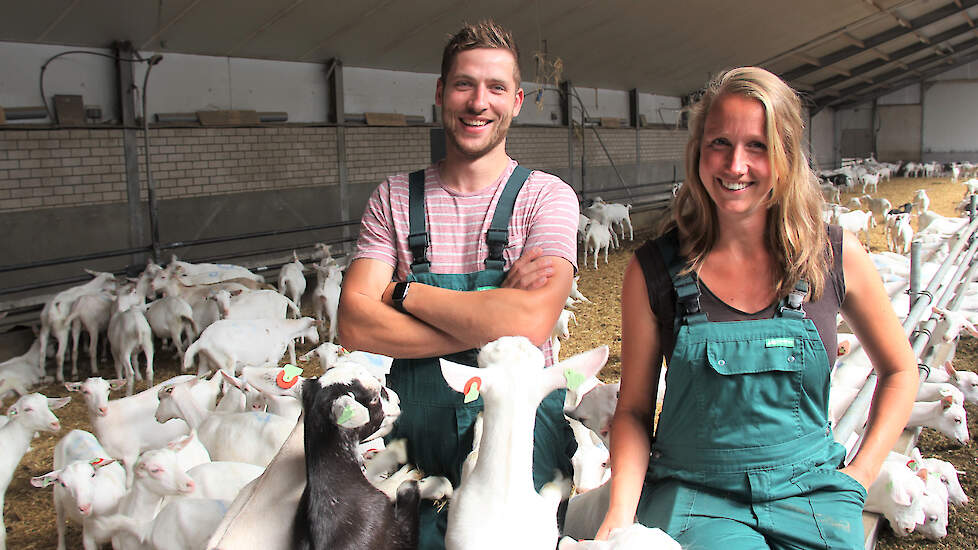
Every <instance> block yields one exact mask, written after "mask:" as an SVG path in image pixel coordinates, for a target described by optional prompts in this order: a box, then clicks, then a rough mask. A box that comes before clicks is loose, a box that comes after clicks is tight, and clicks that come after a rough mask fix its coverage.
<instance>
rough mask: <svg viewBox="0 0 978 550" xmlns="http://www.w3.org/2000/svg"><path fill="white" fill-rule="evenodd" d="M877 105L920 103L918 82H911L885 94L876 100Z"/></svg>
mask: <svg viewBox="0 0 978 550" xmlns="http://www.w3.org/2000/svg"><path fill="white" fill-rule="evenodd" d="M877 103H878V104H879V105H909V104H912V103H920V84H911V85H910V86H906V87H903V88H900V89H899V90H897V91H895V92H892V93H889V94H886V95H884V96H882V97H880V98H879V99H878V100H877Z"/></svg>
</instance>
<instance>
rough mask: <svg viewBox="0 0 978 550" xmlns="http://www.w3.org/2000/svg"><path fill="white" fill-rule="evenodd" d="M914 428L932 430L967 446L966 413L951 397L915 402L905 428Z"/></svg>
mask: <svg viewBox="0 0 978 550" xmlns="http://www.w3.org/2000/svg"><path fill="white" fill-rule="evenodd" d="M916 426H924V427H927V428H933V429H935V430H937V431H939V432H941V433H943V434H944V435H946V436H948V437H950V438H952V439H954V440H955V441H957V442H958V443H960V444H961V445H967V444H968V441H969V440H970V436H969V434H968V421H967V413H966V412H965V410H964V407H962V406H961V405H956V404H955V403H954V400H953V399H952V398H951V397H945V398H944V399H941V400H940V401H923V402H920V401H918V402H915V403H914V404H913V409H912V410H911V412H910V420H908V421H907V427H908V428H912V427H916Z"/></svg>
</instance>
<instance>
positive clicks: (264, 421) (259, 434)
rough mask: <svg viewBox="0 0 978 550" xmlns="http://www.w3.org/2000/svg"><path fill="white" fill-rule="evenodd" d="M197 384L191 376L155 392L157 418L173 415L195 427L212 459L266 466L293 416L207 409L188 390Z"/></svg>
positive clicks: (160, 419) (168, 418) (283, 439)
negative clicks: (157, 398)
mask: <svg viewBox="0 0 978 550" xmlns="http://www.w3.org/2000/svg"><path fill="white" fill-rule="evenodd" d="M197 384H198V380H197V379H196V378H194V379H191V380H188V381H185V382H181V383H179V384H174V385H171V386H168V387H166V388H162V389H161V390H160V391H159V392H158V396H159V400H160V403H159V407H158V408H157V410H156V419H157V421H159V422H165V421H167V420H170V419H175V418H179V419H182V420H184V421H186V422H187V424H189V425H190V428H191V429H193V430H196V431H197V436H198V437H199V438H200V441H201V442H202V443H203V444H204V447H206V448H207V451H208V452H209V453H210V456H211V458H212V459H213V460H216V461H232V462H246V463H248V464H255V465H257V466H261V467H265V466H267V465H268V463H269V462H271V460H272V458H274V456H275V454H276V453H277V452H278V450H279V448H280V447H281V446H282V443H284V442H285V438H287V437H288V436H289V433H291V432H292V428H293V427H295V420H294V419H292V420H290V419H287V418H285V417H282V416H278V415H274V414H268V413H258V412H252V411H247V412H242V413H231V414H220V413H208V411H206V410H205V409H202V408H201V407H200V406H199V405H198V404H197V402H196V401H195V400H194V398H193V395H192V394H191V388H193V387H194V386H196V385H197Z"/></svg>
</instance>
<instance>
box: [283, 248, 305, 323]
mask: <svg viewBox="0 0 978 550" xmlns="http://www.w3.org/2000/svg"><path fill="white" fill-rule="evenodd" d="M303 269H304V268H303V266H302V262H300V261H299V257H298V256H296V254H295V250H293V251H292V262H290V263H287V264H283V265H282V267H281V269H279V272H278V291H279V292H281V293H282V294H283V295H284V296H288V298H289V300H292V303H294V304H298V303H299V300H301V299H302V294H303V293H304V292H305V291H306V276H305V275H303V274H302V271H303ZM296 317H298V315H296Z"/></svg>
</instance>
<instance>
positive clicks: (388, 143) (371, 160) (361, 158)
mask: <svg viewBox="0 0 978 550" xmlns="http://www.w3.org/2000/svg"><path fill="white" fill-rule="evenodd" d="M429 130H430V129H429V128H427V127H418V128H397V127H391V128H387V127H368V128H363V127H360V128H358V127H354V128H346V129H345V133H346V170H347V177H348V181H349V182H350V183H352V184H359V183H362V184H371V185H372V186H376V185H377V184H379V183H380V182H381V181H383V180H384V178H386V177H387V176H390V175H392V174H397V173H401V172H410V171H413V170H418V169H419V168H424V167H425V166H428V164H430V162H431V145H430V138H429ZM333 152H334V158H335V147H334V151H333Z"/></svg>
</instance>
